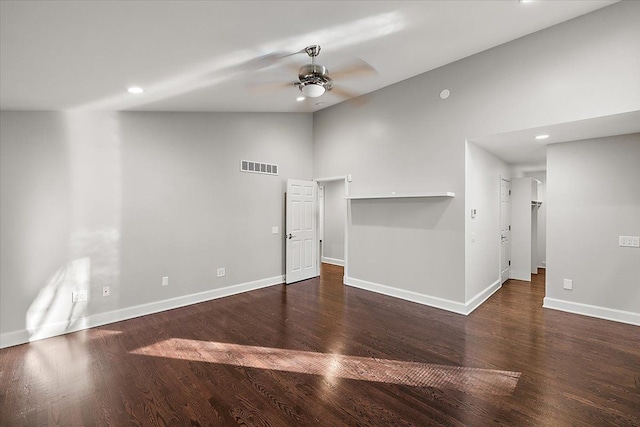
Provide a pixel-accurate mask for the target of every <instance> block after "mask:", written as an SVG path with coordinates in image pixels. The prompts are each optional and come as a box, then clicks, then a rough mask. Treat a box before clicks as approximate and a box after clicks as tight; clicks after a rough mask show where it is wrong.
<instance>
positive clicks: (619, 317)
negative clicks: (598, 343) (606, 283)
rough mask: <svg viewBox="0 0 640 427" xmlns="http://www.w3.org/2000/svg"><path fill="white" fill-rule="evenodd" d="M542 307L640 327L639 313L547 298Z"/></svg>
mask: <svg viewBox="0 0 640 427" xmlns="http://www.w3.org/2000/svg"><path fill="white" fill-rule="evenodd" d="M542 306H543V307H544V308H550V309H552V310H559V311H566V312H567V313H573V314H580V315H582V316H589V317H596V318H598V319H604V320H612V321H614V322H620V323H628V324H630V325H636V326H640V313H633V312H631V311H623V310H616V309H614V308H606V307H599V306H597V305H589V304H581V303H578V302H571V301H564V300H559V299H555V298H549V297H546V298H545V299H544V302H543V304H542Z"/></svg>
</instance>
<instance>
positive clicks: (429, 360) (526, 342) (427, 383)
mask: <svg viewBox="0 0 640 427" xmlns="http://www.w3.org/2000/svg"><path fill="white" fill-rule="evenodd" d="M421 280H428V279H421ZM341 282H342V269H341V268H339V267H334V266H330V265H324V266H323V274H322V279H313V280H309V281H305V282H300V283H296V284H293V285H290V286H284V285H281V286H273V287H269V288H265V289H261V290H258V291H253V292H249V293H245V294H242V295H237V296H232V297H227V298H222V299H218V300H215V301H211V302H207V303H202V304H197V305H193V306H190V307H185V308H181V309H177V310H171V311H167V312H163V313H159V314H155V315H151V316H146V317H141V318H138V319H133V320H129V321H125V322H120V323H115V324H111V325H107V326H104V327H100V328H95V329H90V330H86V331H82V332H78V333H74V334H69V335H66V336H62V337H56V338H51V339H47V340H42V341H38V342H34V343H31V344H28V345H21V346H16V347H12V348H7V349H4V350H1V351H0V425H2V426H39V425H63V426H81V425H84V426H97V425H112V426H125V425H143V426H156V425H159V426H165V425H175V426H207V425H211V426H233V425H246V426H254V425H255V426H306V425H319V426H343V425H346V426H351V425H353V426H356V425H360V426H369V425H371V426H409V425H413V426H432V425H447V426H463V425H464V426H493V425H508V426H527V425H531V426H608V425H611V426H632V425H635V426H638V425H640V344H639V341H640V339H639V338H640V328H639V327H637V326H631V325H624V324H619V323H615V322H609V321H605V320H599V319H593V318H588V317H583V316H578V315H572V314H568V313H562V312H559V311H552V310H545V309H543V308H542V298H543V296H544V275H543V274H538V275H537V276H535V278H534V280H533V282H532V283H527V282H518V281H509V282H507V283H506V284H505V285H504V286H503V288H502V289H501V290H500V291H498V292H497V293H496V294H495V295H493V296H492V297H491V298H490V299H489V300H488V301H487V302H486V303H485V304H483V305H482V306H481V307H480V308H478V309H477V310H476V311H475V312H474V313H472V314H471V315H469V316H467V317H465V316H461V315H456V314H453V313H448V312H446V311H442V310H438V309H434V308H430V307H426V306H422V305H419V304H414V303H410V302H407V301H402V300H398V299H394V298H391V297H386V296H382V295H378V294H374V293H370V292H366V291H363V290H359V289H355V288H351V287H347V286H343V285H342V284H341Z"/></svg>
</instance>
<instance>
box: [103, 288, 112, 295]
mask: <svg viewBox="0 0 640 427" xmlns="http://www.w3.org/2000/svg"><path fill="white" fill-rule="evenodd" d="M109 295H111V288H110V287H109V286H103V287H102V296H103V297H108V296H109Z"/></svg>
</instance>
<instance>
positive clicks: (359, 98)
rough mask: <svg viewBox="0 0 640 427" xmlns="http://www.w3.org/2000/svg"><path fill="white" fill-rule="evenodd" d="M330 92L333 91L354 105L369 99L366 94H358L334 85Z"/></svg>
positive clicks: (362, 103)
mask: <svg viewBox="0 0 640 427" xmlns="http://www.w3.org/2000/svg"><path fill="white" fill-rule="evenodd" d="M331 93H335V94H336V95H338V96H340V97H342V98H345V99H348V100H349V102H350V103H351V104H353V105H356V106H360V105H364V104H366V103H367V102H369V99H368V97H367V96H366V95H360V94H359V93H356V92H352V91H350V90H347V89H343V88H340V87H336V86H334V87H333V88H331Z"/></svg>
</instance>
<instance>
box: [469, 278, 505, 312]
mask: <svg viewBox="0 0 640 427" xmlns="http://www.w3.org/2000/svg"><path fill="white" fill-rule="evenodd" d="M501 287H502V283H500V279H498V280H496V281H495V282H493V283H492V284H490V285H489V286H487V287H486V288H485V289H484V290H482V291H480V292H479V293H478V294H477V295H476V296H474V297H473V298H471V299H470V300H469V301H467V302H466V303H465V305H466V306H467V313H466V314H471V312H473V310H475V309H476V308H478V307H480V306H481V305H482V303H484V302H485V301H486V300H488V299H489V297H490V296H491V295H493V294H495V293H496V292H497V291H498V290H499V289H500V288H501Z"/></svg>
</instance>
